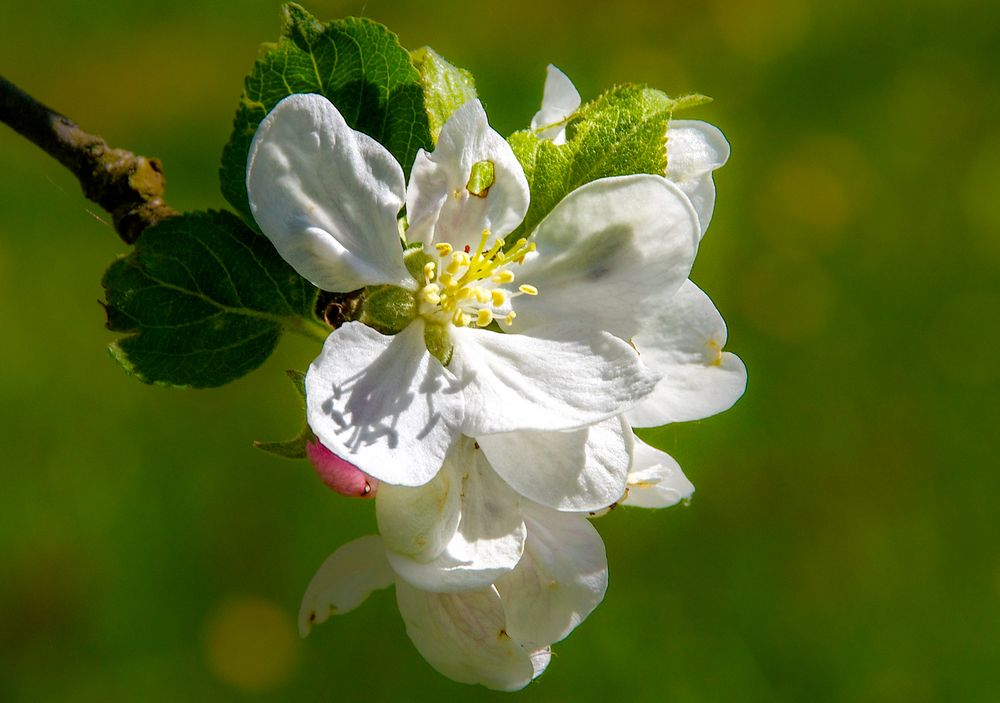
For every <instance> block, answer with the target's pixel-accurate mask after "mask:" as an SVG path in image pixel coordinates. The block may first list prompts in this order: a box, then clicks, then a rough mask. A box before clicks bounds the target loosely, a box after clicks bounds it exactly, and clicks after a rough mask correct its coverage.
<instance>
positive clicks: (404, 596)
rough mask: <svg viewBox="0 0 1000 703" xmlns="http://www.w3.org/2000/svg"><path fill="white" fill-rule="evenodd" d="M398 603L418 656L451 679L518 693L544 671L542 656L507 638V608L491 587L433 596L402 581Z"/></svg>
mask: <svg viewBox="0 0 1000 703" xmlns="http://www.w3.org/2000/svg"><path fill="white" fill-rule="evenodd" d="M396 602H397V603H398V604H399V613H400V615H402V616H403V622H404V623H406V634H408V635H409V636H410V639H411V640H412V641H413V644H414V646H415V647H416V648H417V651H419V652H420V654H421V655H422V656H423V657H424V659H426V660H427V662H428V663H429V664H430V665H431V666H433V667H434V668H435V669H437V670H438V671H440V672H441V673H442V674H444V675H445V676H447V677H448V678H450V679H454V680H455V681H459V682H461V683H469V684H482V685H483V686H486V687H487V688H492V689H495V690H499V691H516V690H518V689H521V688H524V687H525V686H527V685H528V684H529V683H530V682H531V680H532V679H533V678H534V677H535V676H536V666H538V667H539V668H541V669H544V665H542V661H541V660H543V659H544V657H538V655H537V653H536V652H531V651H529V650H526V649H525V648H523V647H521V646H520V645H519V644H518V643H517V642H515V641H514V640H513V639H511V637H510V635H508V634H507V629H506V628H507V623H506V619H505V616H504V610H503V604H502V603H501V602H500V596H499V595H498V594H497V592H496V589H495V588H493V587H492V586H490V587H488V588H486V589H483V590H479V591H463V592H461V593H430V592H428V591H421V590H419V589H416V588H414V587H413V586H410V585H409V584H407V583H405V582H399V583H397V584H396ZM539 665H541V666H539ZM538 673H541V671H538Z"/></svg>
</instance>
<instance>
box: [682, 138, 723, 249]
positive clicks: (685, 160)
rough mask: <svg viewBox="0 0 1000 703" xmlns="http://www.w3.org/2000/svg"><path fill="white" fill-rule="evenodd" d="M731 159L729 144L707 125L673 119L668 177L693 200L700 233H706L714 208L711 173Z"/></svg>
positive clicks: (713, 183)
mask: <svg viewBox="0 0 1000 703" xmlns="http://www.w3.org/2000/svg"><path fill="white" fill-rule="evenodd" d="M728 160H729V142H727V141H726V137H725V136H723V134H722V132H721V131H719V129H718V128H717V127H715V126H713V125H710V124H708V123H707V122H700V121H698V120H672V121H671V122H670V126H669V127H668V129H667V178H669V179H670V180H671V181H673V182H674V183H676V184H677V185H678V186H680V188H681V190H683V191H684V194H685V195H687V196H688V198H689V199H690V200H691V204H692V205H694V209H695V211H697V213H698V220H699V221H700V223H701V233H702V234H705V230H706V229H708V224H709V222H711V221H712V211H713V210H714V209H715V182H714V181H713V180H712V171H714V170H715V169H717V168H721V167H722V166H723V164H725V163H726V161H728Z"/></svg>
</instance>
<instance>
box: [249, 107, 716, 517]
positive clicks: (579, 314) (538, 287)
mask: <svg viewBox="0 0 1000 703" xmlns="http://www.w3.org/2000/svg"><path fill="white" fill-rule="evenodd" d="M247 188H248V193H249V198H250V204H251V208H252V210H253V213H254V217H255V218H256V220H257V222H258V224H259V225H260V227H261V230H262V231H263V232H264V233H265V234H266V235H267V236H268V237H269V238H270V239H271V241H272V242H273V243H274V245H275V246H276V248H277V249H278V251H279V252H280V253H281V254H282V256H283V257H284V258H285V259H286V260H287V261H288V262H289V263H290V264H291V265H292V266H293V267H294V268H295V269H296V270H297V271H298V272H299V273H300V274H302V275H303V276H305V277H306V278H308V279H309V280H310V281H312V282H313V283H315V284H316V285H317V286H319V287H321V288H323V289H326V290H334V291H345V290H351V289H355V288H358V287H361V286H374V285H379V284H387V285H389V286H395V287H397V288H396V290H397V291H399V292H401V293H402V298H401V299H402V300H403V301H404V302H406V301H407V300H409V303H410V305H411V307H412V310H409V311H408V312H406V314H405V315H404V317H405V320H409V322H408V323H407V324H405V326H403V327H402V329H401V331H399V332H398V333H397V334H394V335H386V334H382V333H380V332H378V331H376V330H375V329H373V328H371V327H368V326H365V325H363V324H361V323H357V322H352V323H347V324H345V325H343V326H342V327H340V328H338V329H337V330H335V331H334V332H333V333H332V334H331V335H330V337H329V338H328V339H327V342H326V344H325V345H324V348H323V352H322V353H321V355H320V356H319V358H317V359H316V361H315V362H314V363H313V364H312V366H311V367H310V370H309V374H308V376H307V379H306V387H307V406H308V407H307V412H308V419H309V423H310V426H311V427H312V429H313V431H314V432H315V433H316V435H317V436H318V437H319V439H320V440H321V441H322V442H323V444H324V445H325V446H327V447H328V448H329V449H330V450H332V451H333V452H334V453H336V454H338V455H340V456H342V457H344V458H345V459H347V460H349V461H350V462H352V463H354V464H356V465H357V466H358V467H359V468H360V469H361V470H362V471H364V472H365V473H366V474H368V475H370V476H373V477H375V478H377V479H379V480H380V481H382V482H383V489H384V487H385V484H397V485H402V486H417V485H421V484H424V483H426V482H428V481H429V480H430V479H432V478H433V477H434V476H435V475H436V474H437V472H438V470H439V468H440V467H441V465H442V463H443V462H444V460H445V457H446V456H447V455H448V453H449V451H450V450H451V449H452V448H453V446H454V445H455V443H456V442H457V441H458V439H459V437H461V436H462V435H466V436H468V437H473V438H475V439H477V440H479V441H480V442H481V443H482V446H483V453H484V454H485V455H486V456H487V458H488V460H489V462H490V464H492V466H493V468H494V469H495V470H496V471H497V473H499V474H500V475H501V476H502V477H503V478H504V479H505V480H506V481H507V482H508V483H510V484H511V485H512V486H514V487H515V488H516V489H517V490H518V491H520V492H522V493H523V494H524V495H526V496H528V497H530V498H532V499H535V500H539V501H540V502H543V503H547V504H554V505H555V507H561V508H563V509H574V510H585V509H588V508H590V507H596V506H598V505H607V504H608V503H610V502H612V501H614V500H617V498H619V497H620V496H621V494H622V492H623V490H624V486H625V481H626V472H627V467H628V462H627V461H625V462H621V461H618V460H617V459H616V458H615V457H620V456H621V455H623V454H624V455H626V456H627V454H628V452H629V451H630V444H629V443H630V442H631V438H630V434H631V433H630V432H626V431H624V430H623V428H622V425H621V424H620V421H617V420H615V419H614V418H616V417H617V416H619V415H621V414H622V413H623V412H625V411H626V410H627V409H628V408H630V407H632V406H633V405H634V404H635V403H636V402H637V401H639V400H641V399H642V398H643V397H645V396H646V395H647V394H649V393H650V392H651V391H652V389H653V388H654V386H655V384H656V382H657V380H658V376H657V375H656V374H655V373H653V372H651V371H650V370H649V369H648V368H647V367H646V365H644V364H643V363H642V362H640V360H639V356H638V355H637V354H636V352H635V350H634V349H633V348H632V347H631V346H630V345H629V344H628V342H627V341H626V340H628V339H630V338H631V337H632V336H633V335H635V334H636V333H638V332H639V331H640V330H641V329H642V327H643V322H644V320H646V319H647V318H652V317H654V316H655V314H656V310H655V309H654V308H653V306H652V305H651V301H654V300H656V299H657V298H658V297H660V296H662V295H665V294H670V293H673V292H674V291H676V290H677V289H678V288H679V287H680V286H681V284H682V283H683V281H684V280H685V279H686V277H687V274H688V271H689V270H690V266H691V263H692V260H693V258H694V254H695V251H696V248H697V241H698V237H699V226H698V218H697V215H696V213H695V211H694V210H693V208H692V206H691V204H690V202H689V200H688V199H687V197H686V196H685V195H684V194H683V193H682V192H681V190H680V189H679V188H678V187H677V186H676V185H674V184H672V183H670V182H668V181H666V180H665V179H663V178H659V177H656V176H649V175H636V176H625V177H619V178H609V179H602V180H599V181H594V182H592V183H589V184H587V185H585V186H583V187H582V188H580V189H578V190H576V191H574V192H573V193H571V194H570V195H569V196H567V197H566V198H565V199H564V200H563V201H562V202H561V203H560V204H559V205H558V206H557V207H556V208H555V209H554V210H553V211H552V212H551V213H550V214H549V215H548V217H546V218H545V219H544V220H543V221H542V223H540V224H539V225H538V227H537V229H536V230H535V231H534V232H533V233H532V235H531V242H530V243H529V242H527V241H520V242H514V243H506V245H505V244H502V243H501V241H502V238H503V237H504V236H506V235H507V234H509V233H510V232H511V231H512V230H513V229H514V228H515V227H516V226H517V225H518V223H520V221H521V220H522V218H523V217H524V214H525V212H526V211H527V207H528V187H527V182H526V181H525V178H524V174H523V172H522V170H521V167H520V165H519V164H518V162H517V160H516V158H515V157H514V154H513V152H512V151H511V149H510V147H509V145H508V144H507V142H506V141H505V140H504V139H503V138H502V137H500V135H499V134H497V133H496V132H494V131H493V130H492V129H490V127H489V124H488V122H487V119H486V115H485V113H484V112H483V109H482V106H481V105H480V104H479V102H478V101H472V102H469V103H466V104H465V105H464V106H462V107H461V108H459V109H458V110H457V111H456V112H455V114H454V115H453V116H452V118H451V119H450V120H448V122H447V123H446V124H445V125H444V127H443V128H442V130H441V133H440V137H439V141H438V145H437V148H436V149H435V151H434V152H433V153H431V154H427V153H425V152H422V151H421V152H420V153H419V154H418V156H417V159H416V162H415V163H414V166H413V171H412V173H411V178H410V184H409V187H408V188H404V182H403V173H402V170H401V168H400V167H399V165H398V164H397V163H396V161H395V160H394V159H393V158H392V156H391V155H390V154H389V153H388V152H387V151H386V150H385V149H384V148H383V147H382V146H381V145H380V144H378V143H377V142H376V141H374V140H373V139H371V138H369V137H367V136H366V135H364V134H361V133H359V132H356V131H354V130H353V129H351V128H350V127H348V126H347V124H346V122H345V121H344V119H343V117H342V116H341V115H340V113H339V112H338V111H337V109H336V108H335V107H334V106H333V105H332V104H330V103H329V102H328V101H327V100H326V99H325V98H323V97H321V96H318V95H293V96H290V97H289V98H286V99H285V100H284V101H282V102H281V103H280V104H279V105H278V106H277V107H276V108H275V109H274V110H273V111H272V112H271V113H270V114H269V115H268V116H267V118H265V120H264V121H263V122H262V123H261V125H260V127H259V129H258V132H257V135H256V137H255V139H254V142H253V145H252V147H251V150H250V156H249V160H248V173H247ZM404 199H405V204H406V217H407V220H408V221H409V229H408V230H406V232H405V238H406V241H407V242H408V243H409V244H413V243H418V242H419V243H420V244H422V245H423V251H424V252H425V253H428V254H429V255H428V256H427V257H425V259H423V260H418V263H419V266H418V267H416V270H415V271H414V272H411V270H408V268H407V262H409V263H410V264H411V267H412V262H413V259H408V260H407V261H404V256H403V250H402V247H401V245H400V234H399V228H398V227H397V216H398V215H399V212H400V209H401V207H402V206H403V203H404ZM408 256H409V254H408ZM515 278H517V279H518V281H519V283H517V284H515V283H514V279H515ZM520 281H524V283H520ZM404 307H405V305H404ZM515 317H516V320H515ZM405 320H404V322H405ZM493 320H503V321H504V325H505V326H506V327H507V330H506V332H507V333H499V332H495V331H492V330H487V329H483V328H484V327H486V326H488V325H489V324H490V323H491V322H492V321H493ZM443 362H447V363H443ZM504 435H506V438H504ZM532 447H533V449H531V448H532ZM553 447H558V448H559V450H560V453H563V451H564V450H565V456H570V457H572V461H570V460H562V458H560V457H556V456H555V452H553V451H552V448H553ZM553 459H555V460H556V461H555V463H556V464H559V465H560V466H564V469H560V470H553V471H546V470H544V469H543V470H539V465H542V464H547V463H548V462H550V461H552V460H553ZM611 459H614V461H611ZM611 463H614V464H615V466H614V467H609V464H611ZM609 471H610V475H609ZM542 474H544V476H543V477H541V478H540V475H542Z"/></svg>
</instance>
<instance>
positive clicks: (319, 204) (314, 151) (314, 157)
mask: <svg viewBox="0 0 1000 703" xmlns="http://www.w3.org/2000/svg"><path fill="white" fill-rule="evenodd" d="M247 193H248V195H249V197H250V209H251V211H252V212H253V216H254V219H256V220H257V224H258V225H259V226H260V228H261V231H262V232H263V233H264V234H265V235H267V237H268V239H270V240H271V242H273V243H274V246H275V248H277V250H278V252H279V253H280V254H281V256H282V257H283V258H284V259H285V261H287V262H288V263H289V264H291V265H292V267H293V268H294V269H295V270H296V271H298V272H299V273H300V274H301V275H302V276H303V277H305V278H307V279H308V280H309V281H311V282H312V283H313V284H314V285H316V286H318V287H320V288H322V289H324V290H330V291H350V290H354V289H356V288H361V287H362V286H365V285H371V284H376V283H389V284H393V285H406V286H412V285H413V279H412V278H411V277H410V275H409V274H408V273H407V271H406V268H405V267H404V266H403V258H402V253H401V247H400V240H399V229H398V227H397V225H396V216H397V215H398V213H399V211H400V208H401V207H402V205H403V193H404V184H403V170H402V169H401V168H400V166H399V164H398V163H397V162H396V160H395V159H394V158H393V157H392V155H391V154H390V153H389V152H388V151H386V150H385V147H383V146H382V145H381V144H379V143H378V142H376V141H375V140H374V139H372V138H371V137H369V136H367V135H365V134H362V133H361V132H356V131H354V130H353V129H351V128H350V127H349V126H348V125H347V123H346V122H345V121H344V118H343V117H342V116H341V114H340V112H339V111H338V110H337V108H336V107H334V106H333V104H332V103H331V102H330V101H329V100H327V99H326V98H324V97H323V96H321V95H313V94H308V95H291V96H289V97H287V98H285V99H284V100H282V101H281V102H280V103H278V105H277V106H276V107H275V108H274V109H273V110H272V111H271V112H270V114H268V116H267V117H265V118H264V120H263V122H261V123H260V126H259V127H258V128H257V134H256V136H255V137H254V140H253V144H252V145H251V147H250V154H249V158H248V161H247Z"/></svg>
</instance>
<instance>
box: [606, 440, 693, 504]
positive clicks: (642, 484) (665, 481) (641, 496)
mask: <svg viewBox="0 0 1000 703" xmlns="http://www.w3.org/2000/svg"><path fill="white" fill-rule="evenodd" d="M693 494H694V484H693V483H691V482H690V481H689V480H688V478H687V476H685V475H684V472H683V471H681V467H680V465H679V464H678V463H677V462H676V461H675V460H674V458H673V457H672V456H670V455H669V454H667V453H665V452H661V451H660V450H659V449H654V448H653V447H651V446H649V445H648V444H646V443H645V442H643V441H642V440H641V439H639V438H636V440H635V450H634V452H633V460H632V470H631V471H629V474H628V496H627V497H626V498H625V500H623V501H621V504H622V505H632V506H635V507H637V508H669V507H670V506H671V505H677V503H679V502H681V501H682V500H687V499H688V498H690V497H691V496H692V495H693Z"/></svg>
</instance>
